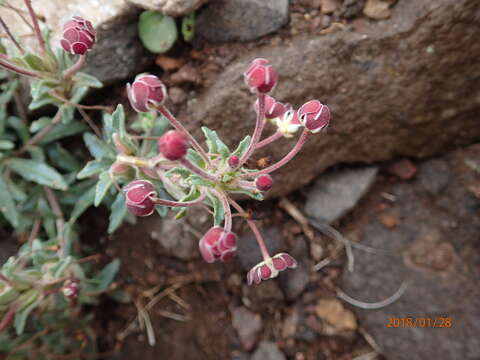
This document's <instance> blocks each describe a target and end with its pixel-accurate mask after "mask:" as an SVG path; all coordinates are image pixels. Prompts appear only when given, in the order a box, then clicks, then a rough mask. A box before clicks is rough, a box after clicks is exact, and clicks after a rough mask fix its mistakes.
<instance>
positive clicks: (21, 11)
mask: <svg viewBox="0 0 480 360" xmlns="http://www.w3.org/2000/svg"><path fill="white" fill-rule="evenodd" d="M0 6H1V7H5V8H7V9H10V10H12V11H14V12H15V13H17V15H18V16H19V17H20V19H22V20H23V22H24V23H25V24H26V25H27V26H28V27H29V28H30V29H32V31H33V26H32V24H30V23H29V22H28V20H27V19H26V18H25V16H23V14H22V13H26V11H25V10H22V9H19V8H16V7H14V6H12V5H10V4H9V3H8V2H7V1H4V2H3V3H0Z"/></svg>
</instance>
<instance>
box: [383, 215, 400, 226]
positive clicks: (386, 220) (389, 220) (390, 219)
mask: <svg viewBox="0 0 480 360" xmlns="http://www.w3.org/2000/svg"><path fill="white" fill-rule="evenodd" d="M380 222H381V223H382V224H383V226H385V227H386V228H387V229H394V228H396V227H397V225H398V219H397V218H396V217H395V216H394V215H390V214H383V215H380Z"/></svg>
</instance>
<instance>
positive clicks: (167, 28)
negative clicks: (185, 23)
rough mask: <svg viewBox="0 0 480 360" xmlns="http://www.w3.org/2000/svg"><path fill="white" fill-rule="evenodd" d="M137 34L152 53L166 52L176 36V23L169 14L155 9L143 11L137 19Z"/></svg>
mask: <svg viewBox="0 0 480 360" xmlns="http://www.w3.org/2000/svg"><path fill="white" fill-rule="evenodd" d="M138 36H139V37H140V40H141V41H142V43H143V46H145V47H146V48H147V49H148V50H150V51H151V52H153V53H157V54H160V53H164V52H167V51H168V50H169V49H170V48H171V47H172V46H173V44H174V43H175V41H176V40H177V37H178V32H177V25H176V24H175V20H174V19H173V18H171V17H170V16H166V15H162V14H161V13H159V12H157V11H144V12H143V13H141V14H140V18H139V21H138Z"/></svg>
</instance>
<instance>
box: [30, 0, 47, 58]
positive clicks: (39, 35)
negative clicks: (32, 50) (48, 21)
mask: <svg viewBox="0 0 480 360" xmlns="http://www.w3.org/2000/svg"><path fill="white" fill-rule="evenodd" d="M24 1H25V5H26V6H27V9H28V13H29V14H30V18H31V19H32V24H33V30H34V32H35V36H36V37H37V41H38V45H40V53H41V54H42V55H43V56H45V54H46V52H47V51H46V50H45V41H44V40H43V36H42V32H41V31H40V26H39V25H38V19H37V14H35V11H33V8H32V1H31V0H24Z"/></svg>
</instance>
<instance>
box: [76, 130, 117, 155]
mask: <svg viewBox="0 0 480 360" xmlns="http://www.w3.org/2000/svg"><path fill="white" fill-rule="evenodd" d="M83 141H84V142H85V145H86V146H87V148H88V150H89V151H90V154H92V156H93V157H94V158H95V159H96V160H101V159H103V158H104V157H113V155H114V154H113V151H112V150H111V149H110V147H109V146H108V145H107V144H105V143H104V142H103V141H102V140H100V139H99V138H98V137H96V136H95V135H93V134H92V133H89V132H86V133H84V134H83Z"/></svg>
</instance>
